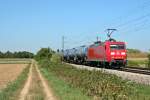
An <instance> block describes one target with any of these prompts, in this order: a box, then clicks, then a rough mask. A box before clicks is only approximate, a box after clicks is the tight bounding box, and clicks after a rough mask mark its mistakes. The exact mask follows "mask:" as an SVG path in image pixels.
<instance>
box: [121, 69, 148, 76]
mask: <svg viewBox="0 0 150 100" xmlns="http://www.w3.org/2000/svg"><path fill="white" fill-rule="evenodd" d="M120 70H121V71H125V72H132V73H138V74H145V75H150V70H149V69H146V68H136V67H135V68H134V67H126V68H123V69H120Z"/></svg>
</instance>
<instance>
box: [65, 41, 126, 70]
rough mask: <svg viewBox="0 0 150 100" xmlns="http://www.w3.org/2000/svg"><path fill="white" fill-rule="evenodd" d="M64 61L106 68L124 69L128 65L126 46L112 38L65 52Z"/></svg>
mask: <svg viewBox="0 0 150 100" xmlns="http://www.w3.org/2000/svg"><path fill="white" fill-rule="evenodd" d="M63 60H64V61H66V62H69V63H77V64H87V65H91V66H99V67H105V68H122V67H125V66H126V64H127V50H126V44H125V42H120V41H116V40H115V39H112V38H109V39H108V40H106V41H104V42H102V41H97V42H95V43H93V44H91V45H89V46H85V45H84V46H80V47H77V48H72V49H66V50H64V51H63Z"/></svg>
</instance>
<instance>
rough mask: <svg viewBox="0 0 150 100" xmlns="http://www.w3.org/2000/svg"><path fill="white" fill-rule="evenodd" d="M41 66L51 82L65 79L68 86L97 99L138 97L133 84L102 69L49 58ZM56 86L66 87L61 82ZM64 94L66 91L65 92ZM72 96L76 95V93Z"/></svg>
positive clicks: (115, 99)
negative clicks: (78, 66) (68, 63)
mask: <svg viewBox="0 0 150 100" xmlns="http://www.w3.org/2000/svg"><path fill="white" fill-rule="evenodd" d="M40 66H41V70H42V73H43V74H45V76H47V77H46V78H49V81H50V83H53V81H55V82H56V81H57V82H58V83H59V82H62V81H64V84H65V83H66V84H67V85H68V88H69V87H70V88H77V89H79V90H80V91H82V93H83V94H85V95H87V96H89V97H91V98H94V99H96V100H98V99H102V100H106V99H112V100H113V99H114V100H120V99H125V100H128V99H130V98H131V97H132V96H135V98H136V94H137V93H136V92H135V91H132V90H134V89H135V88H134V86H133V84H131V83H129V82H127V81H123V80H121V78H118V77H117V76H115V75H110V74H105V73H102V72H100V71H88V70H79V69H76V68H74V67H72V66H70V65H66V64H61V63H52V62H49V61H48V60H44V61H41V62H40ZM51 77H53V78H51ZM56 87H59V88H60V90H61V88H64V87H63V86H62V87H61V86H59V84H58V86H57V84H55V86H54V88H56ZM59 88H58V89H56V90H57V92H56V94H57V93H59V92H58V90H59ZM64 94H66V93H65V92H64ZM72 96H75V94H73V95H72ZM80 100H82V99H80Z"/></svg>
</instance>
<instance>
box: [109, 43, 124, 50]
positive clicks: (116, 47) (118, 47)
mask: <svg viewBox="0 0 150 100" xmlns="http://www.w3.org/2000/svg"><path fill="white" fill-rule="evenodd" d="M110 49H111V50H123V49H125V45H124V44H111V45H110Z"/></svg>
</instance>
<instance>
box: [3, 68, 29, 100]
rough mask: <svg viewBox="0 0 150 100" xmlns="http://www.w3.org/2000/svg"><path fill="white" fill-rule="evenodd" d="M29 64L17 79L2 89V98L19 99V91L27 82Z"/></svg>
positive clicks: (5, 99) (6, 99)
mask: <svg viewBox="0 0 150 100" xmlns="http://www.w3.org/2000/svg"><path fill="white" fill-rule="evenodd" d="M29 67H30V65H28V66H27V67H26V68H25V69H24V70H23V71H22V73H21V74H20V75H19V76H18V77H17V79H16V80H14V81H13V82H11V83H9V84H8V85H7V87H6V88H4V89H2V90H1V91H0V100H16V99H17V96H18V95H17V91H18V90H19V89H20V88H22V86H23V84H24V83H25V81H26V79H27V76H28V72H29Z"/></svg>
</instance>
